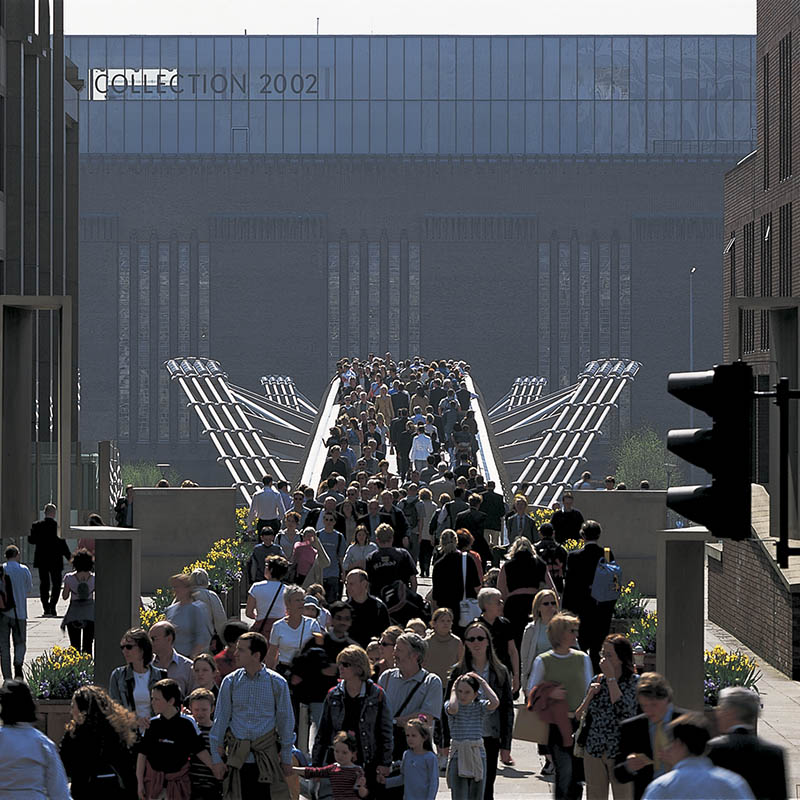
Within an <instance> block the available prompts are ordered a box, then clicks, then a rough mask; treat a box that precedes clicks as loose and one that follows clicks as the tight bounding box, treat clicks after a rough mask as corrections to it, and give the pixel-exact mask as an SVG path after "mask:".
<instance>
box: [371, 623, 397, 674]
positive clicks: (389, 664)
mask: <svg viewBox="0 0 800 800" xmlns="http://www.w3.org/2000/svg"><path fill="white" fill-rule="evenodd" d="M402 632H403V629H402V628H401V627H400V626H399V625H390V626H389V627H388V628H387V629H386V630H385V631H384V632H383V633H382V634H381V636H380V638H379V639H378V645H379V646H380V648H381V657H380V659H379V660H378V661H376V662H375V666H374V667H373V670H372V680H374V681H377V680H378V678H379V677H380V674H381V673H382V672H384V671H386V670H387V669H392V668H393V667H394V646H395V643H396V642H397V638H398V637H399V636H400V634H401V633H402Z"/></svg>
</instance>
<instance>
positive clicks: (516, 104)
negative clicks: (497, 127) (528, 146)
mask: <svg viewBox="0 0 800 800" xmlns="http://www.w3.org/2000/svg"><path fill="white" fill-rule="evenodd" d="M508 152H509V153H512V154H514V155H521V154H522V153H524V152H525V103H524V102H522V101H521V100H511V101H509V103H508Z"/></svg>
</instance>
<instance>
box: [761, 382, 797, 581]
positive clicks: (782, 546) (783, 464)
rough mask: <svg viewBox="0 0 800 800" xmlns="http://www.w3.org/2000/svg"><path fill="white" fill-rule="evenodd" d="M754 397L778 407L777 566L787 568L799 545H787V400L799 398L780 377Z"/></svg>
mask: <svg viewBox="0 0 800 800" xmlns="http://www.w3.org/2000/svg"><path fill="white" fill-rule="evenodd" d="M753 395H754V396H755V397H774V398H775V405H776V406H777V407H778V460H779V461H780V470H779V472H778V547H777V553H776V556H777V561H778V566H779V567H781V568H783V569H787V568H788V567H789V556H800V547H789V401H790V400H798V399H800V390H799V389H790V388H789V379H788V378H780V379H779V380H778V383H777V384H776V386H775V391H774V392H753Z"/></svg>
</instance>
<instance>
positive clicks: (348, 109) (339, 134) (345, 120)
mask: <svg viewBox="0 0 800 800" xmlns="http://www.w3.org/2000/svg"><path fill="white" fill-rule="evenodd" d="M336 152H337V153H352V152H353V104H352V102H351V101H349V100H337V101H336Z"/></svg>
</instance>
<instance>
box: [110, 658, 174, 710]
mask: <svg viewBox="0 0 800 800" xmlns="http://www.w3.org/2000/svg"><path fill="white" fill-rule="evenodd" d="M149 670H150V677H149V678H148V680H147V688H148V689H152V688H153V685H154V684H155V683H156V682H157V681H160V680H163V679H164V678H166V677H167V671H166V670H165V669H159V668H158V667H154V666H153V665H152V664H151V665H150V667H149ZM133 689H134V680H133V667H132V666H131V665H130V664H126V665H125V666H124V667H117V668H116V669H115V670H114V671H113V672H112V673H111V677H110V678H109V679H108V694H109V695H110V696H111V699H112V700H116V701H117V702H118V703H119V704H120V705H121V706H124V707H125V708H127V709H128V711H135V710H136V704H135V703H134V702H133Z"/></svg>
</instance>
